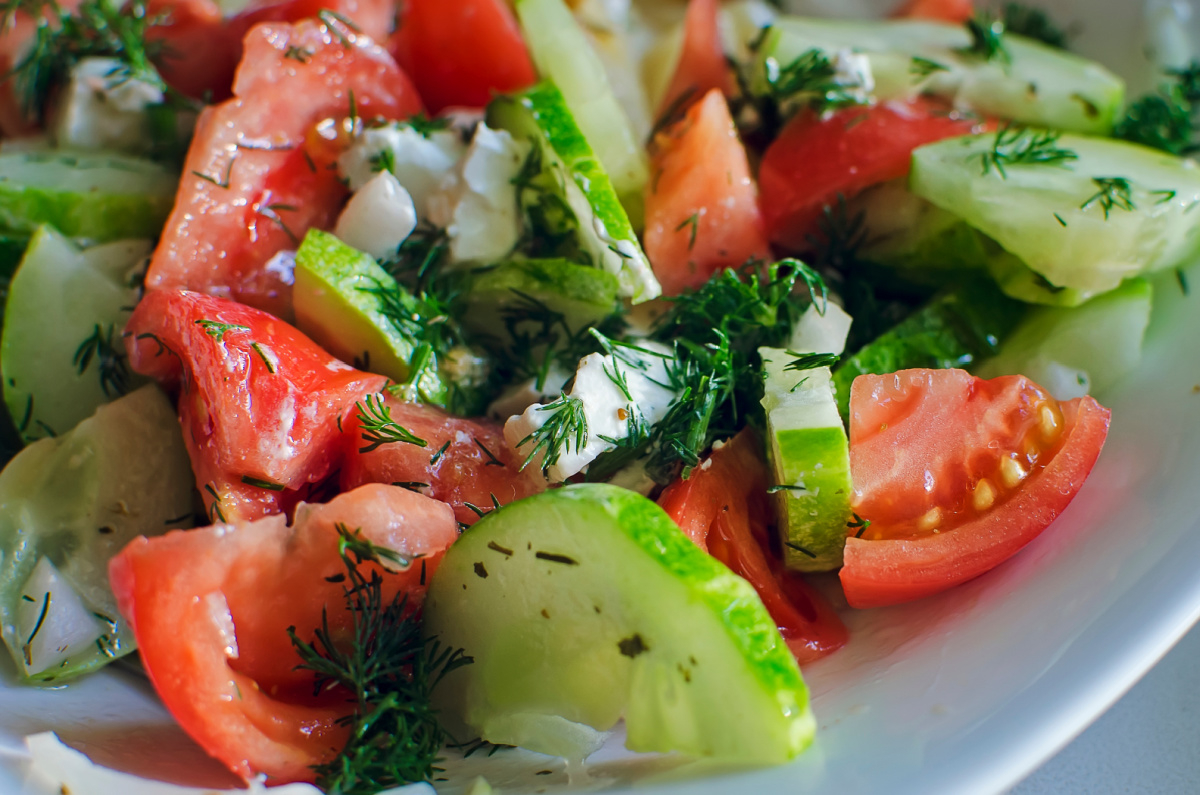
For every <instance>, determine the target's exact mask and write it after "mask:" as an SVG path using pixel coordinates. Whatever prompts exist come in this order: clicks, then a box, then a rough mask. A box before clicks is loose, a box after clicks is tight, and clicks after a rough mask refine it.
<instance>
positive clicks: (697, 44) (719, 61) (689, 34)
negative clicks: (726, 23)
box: [658, 0, 734, 117]
mask: <svg viewBox="0 0 1200 795" xmlns="http://www.w3.org/2000/svg"><path fill="white" fill-rule="evenodd" d="M719 13H720V4H719V3H718V0H690V2H689V3H688V7H687V14H686V16H685V17H684V22H683V50H682V51H681V52H680V53H679V63H678V64H677V65H676V66H675V72H674V73H673V74H672V76H671V82H670V84H669V85H668V86H667V93H666V94H664V95H663V99H662V102H661V103H660V104H659V108H658V113H659V116H660V117H661V116H663V114H666V113H669V112H670V111H672V110H676V109H681V108H682V107H686V106H687V105H689V104H691V103H692V102H694V101H696V100H698V99H700V98H701V97H703V96H705V95H706V94H707V93H708V92H709V91H711V90H712V89H714V88H715V89H718V90H720V92H721V93H722V94H724V95H725V96H727V97H728V96H732V95H733V92H734V85H733V76H732V75H731V74H730V72H729V64H728V62H727V61H726V60H725V49H724V48H723V47H722V45H721V29H720V19H719V16H718V15H719Z"/></svg>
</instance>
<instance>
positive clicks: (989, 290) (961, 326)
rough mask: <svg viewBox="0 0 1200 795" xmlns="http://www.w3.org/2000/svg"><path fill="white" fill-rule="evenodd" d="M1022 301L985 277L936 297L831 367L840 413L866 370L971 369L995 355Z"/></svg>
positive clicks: (1020, 310)
mask: <svg viewBox="0 0 1200 795" xmlns="http://www.w3.org/2000/svg"><path fill="white" fill-rule="evenodd" d="M1024 314H1025V305H1024V304H1021V303H1019V302H1017V301H1014V300H1012V299H1011V298H1008V297H1006V296H1005V295H1004V294H1003V293H1001V292H1000V291H999V290H998V289H997V288H996V286H995V285H993V284H991V283H990V282H986V281H976V282H968V283H965V284H963V285H962V286H959V287H955V288H951V289H949V290H946V291H943V292H942V293H939V294H938V295H936V296H934V297H933V298H932V299H931V300H930V301H929V303H927V304H926V305H925V306H923V307H921V308H920V309H918V310H917V311H916V312H914V313H913V314H912V315H910V316H909V317H908V318H906V319H905V320H903V321H901V322H900V323H899V324H898V325H896V326H895V327H894V328H892V329H891V330H889V331H887V332H884V333H883V334H882V335H881V336H879V337H878V338H877V339H875V341H873V342H871V343H868V344H867V345H865V346H864V347H863V348H862V349H860V350H859V351H858V352H857V353H855V354H854V355H853V356H851V357H849V358H847V359H843V360H842V363H841V364H839V365H838V367H837V369H835V370H834V371H833V386H834V393H835V394H836V395H837V401H838V411H839V413H841V415H842V417H843V418H846V417H849V416H850V385H851V384H853V383H854V379H855V378H857V377H858V376H860V375H864V374H867V373H875V374H878V375H883V374H886V373H894V372H896V371H897V370H906V369H910V368H917V367H929V368H936V369H945V368H950V367H961V368H964V369H969V368H970V367H971V366H972V365H973V364H975V363H977V362H979V361H982V360H983V359H985V358H988V357H991V356H994V355H996V353H997V352H998V350H999V346H1000V342H1001V341H1002V340H1003V339H1005V338H1006V337H1007V336H1008V334H1009V333H1011V332H1012V330H1013V329H1014V328H1015V327H1016V325H1017V323H1018V322H1020V320H1021V318H1022V316H1023V315H1024Z"/></svg>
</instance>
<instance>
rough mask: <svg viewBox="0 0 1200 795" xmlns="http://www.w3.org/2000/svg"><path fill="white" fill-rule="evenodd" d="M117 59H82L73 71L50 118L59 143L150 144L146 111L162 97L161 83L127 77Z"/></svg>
mask: <svg viewBox="0 0 1200 795" xmlns="http://www.w3.org/2000/svg"><path fill="white" fill-rule="evenodd" d="M123 69H124V64H122V63H121V61H118V60H117V59H115V58H83V59H81V60H80V61H79V63H77V64H75V66H74V68H72V69H71V77H70V80H68V81H67V85H66V87H65V88H64V89H63V91H62V95H61V97H60V98H59V104H58V108H57V113H56V114H55V117H54V125H53V133H54V139H55V141H56V143H57V144H58V146H60V147H64V148H67V147H70V148H75V149H88V150H95V149H118V150H121V151H136V150H138V149H140V148H142V147H144V146H146V145H148V144H149V143H150V126H149V123H148V121H147V118H146V109H147V108H148V107H150V106H151V105H159V104H161V103H162V101H163V88H162V86H161V85H156V84H155V83H150V82H147V81H145V80H138V79H136V78H129V77H127V76H126V75H125V74H124V73H123Z"/></svg>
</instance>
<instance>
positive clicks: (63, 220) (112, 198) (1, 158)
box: [0, 149, 179, 243]
mask: <svg viewBox="0 0 1200 795" xmlns="http://www.w3.org/2000/svg"><path fill="white" fill-rule="evenodd" d="M178 182H179V177H178V175H177V174H175V173H174V172H172V171H170V170H169V169H167V168H165V167H164V166H162V165H159V164H158V163H154V162H152V161H149V160H143V159H141V158H137V157H130V156H126V155H117V154H95V153H93V154H85V153H73V152H67V151H58V150H45V151H38V150H30V151H8V150H7V149H6V150H4V151H3V152H0V232H6V233H9V234H11V233H24V234H32V233H33V232H34V231H35V230H36V229H37V227H38V226H39V225H41V224H50V225H51V226H53V227H54V228H55V229H57V230H58V231H60V232H62V233H63V234H64V235H66V236H67V237H72V238H77V239H80V240H82V241H88V242H95V243H103V242H107V241H110V240H123V239H129V238H153V237H157V236H158V234H159V232H161V231H162V227H163V224H164V223H166V220H167V215H169V214H170V212H171V207H172V206H173V205H174V203H175V188H176V185H177V184H178Z"/></svg>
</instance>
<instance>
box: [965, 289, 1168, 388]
mask: <svg viewBox="0 0 1200 795" xmlns="http://www.w3.org/2000/svg"><path fill="white" fill-rule="evenodd" d="M1153 298H1154V290H1153V288H1152V287H1151V286H1150V283H1149V282H1148V281H1146V280H1144V279H1132V280H1130V281H1128V282H1126V283H1125V284H1123V285H1121V286H1120V287H1118V288H1117V289H1116V290H1113V291H1111V292H1108V293H1105V294H1104V295H1102V296H1099V297H1097V298H1093V299H1092V300H1090V301H1088V302H1087V303H1085V304H1083V305H1082V306H1080V307H1077V308H1075V309H1059V308H1051V307H1039V308H1037V309H1034V310H1032V311H1031V312H1030V313H1029V315H1028V316H1027V317H1026V318H1025V319H1024V320H1023V321H1021V324H1020V325H1019V326H1017V328H1016V329H1015V330H1014V331H1013V333H1012V335H1011V336H1009V338H1008V339H1007V340H1005V341H1004V344H1003V345H1001V346H1000V352H999V354H997V355H996V356H995V357H993V358H991V359H988V360H987V361H985V362H983V364H981V365H980V366H979V368H978V370H977V371H976V374H977V375H979V376H980V377H981V378H995V377H996V376H999V375H1024V376H1026V377H1028V378H1030V379H1032V380H1033V381H1035V382H1037V383H1038V384H1041V385H1042V386H1044V387H1046V388H1047V389H1049V390H1050V392H1051V393H1052V394H1053V395H1054V397H1056V398H1058V399H1059V400H1069V399H1071V398H1074V397H1080V396H1082V395H1085V394H1088V393H1089V392H1090V393H1091V394H1100V393H1103V392H1104V391H1105V390H1106V389H1109V388H1110V387H1112V386H1114V385H1115V384H1117V383H1118V382H1119V381H1120V380H1121V379H1122V378H1124V377H1125V376H1126V375H1128V374H1129V373H1130V372H1132V371H1133V369H1134V368H1135V367H1136V366H1137V364H1138V362H1139V361H1140V360H1141V357H1142V339H1143V338H1144V337H1145V335H1146V327H1147V326H1148V325H1149V324H1150V308H1151V304H1152V303H1153Z"/></svg>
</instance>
